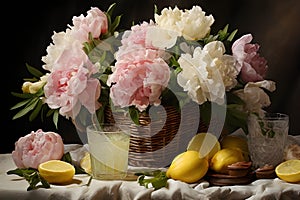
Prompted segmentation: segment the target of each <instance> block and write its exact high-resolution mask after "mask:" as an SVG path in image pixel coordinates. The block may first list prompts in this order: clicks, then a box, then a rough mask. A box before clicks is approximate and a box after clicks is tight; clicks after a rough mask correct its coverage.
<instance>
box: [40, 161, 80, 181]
mask: <svg viewBox="0 0 300 200" xmlns="http://www.w3.org/2000/svg"><path fill="white" fill-rule="evenodd" d="M38 171H39V173H40V175H41V176H42V177H43V178H44V179H45V180H46V181H48V182H49V183H53V184H64V183H68V182H71V181H72V179H73V176H74V175H75V167H74V166H73V165H71V164H70V163H67V162H65V161H61V160H49V161H46V162H43V163H41V164H40V165H39V166H38Z"/></svg>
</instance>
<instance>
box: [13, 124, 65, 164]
mask: <svg viewBox="0 0 300 200" xmlns="http://www.w3.org/2000/svg"><path fill="white" fill-rule="evenodd" d="M63 154H64V143H63V140H62V138H61V136H60V135H59V134H58V133H55V132H44V131H43V130H42V129H38V130H37V131H36V132H34V131H31V133H30V134H27V135H25V136H24V137H20V138H19V139H18V141H17V142H16V143H15V150H14V151H13V152H12V158H13V161H14V163H15V164H16V166H17V167H18V168H35V169H37V168H38V166H39V164H41V163H43V162H46V161H48V160H60V159H61V158H62V156H63Z"/></svg>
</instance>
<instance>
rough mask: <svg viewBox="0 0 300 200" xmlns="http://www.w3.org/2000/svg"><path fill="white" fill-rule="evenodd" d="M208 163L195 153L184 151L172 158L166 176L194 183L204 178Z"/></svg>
mask: <svg viewBox="0 0 300 200" xmlns="http://www.w3.org/2000/svg"><path fill="white" fill-rule="evenodd" d="M208 168H209V163H208V160H207V159H206V158H200V155H199V153H198V152H197V151H190V150H188V151H185V152H183V153H181V154H179V155H178V156H176V157H175V158H174V160H173V161H172V163H171V165H170V167H169V168H168V170H167V172H166V175H167V177H169V178H172V179H174V180H180V181H183V182H186V183H194V182H197V181H199V180H200V179H201V178H202V177H203V176H205V174H206V172H207V171H208Z"/></svg>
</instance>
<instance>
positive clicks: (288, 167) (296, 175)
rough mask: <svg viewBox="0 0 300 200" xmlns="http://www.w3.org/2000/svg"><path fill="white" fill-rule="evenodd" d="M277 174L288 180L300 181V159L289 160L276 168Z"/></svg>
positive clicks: (292, 181)
mask: <svg viewBox="0 0 300 200" xmlns="http://www.w3.org/2000/svg"><path fill="white" fill-rule="evenodd" d="M275 172H276V175H277V176H278V177H279V178H280V179H282V180H284V181H287V182H291V183H296V182H300V160H287V161H284V162H282V163H280V164H279V165H277V166H276V168H275Z"/></svg>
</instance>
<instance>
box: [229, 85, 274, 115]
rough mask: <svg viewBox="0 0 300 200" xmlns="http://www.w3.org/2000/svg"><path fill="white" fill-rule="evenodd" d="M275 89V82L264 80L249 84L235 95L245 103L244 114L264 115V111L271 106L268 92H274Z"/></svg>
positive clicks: (235, 92)
mask: <svg viewBox="0 0 300 200" xmlns="http://www.w3.org/2000/svg"><path fill="white" fill-rule="evenodd" d="M275 89H276V84H275V82H274V81H268V80H263V81H258V82H255V83H254V82H248V83H247V84H246V85H245V87H244V88H243V89H239V90H235V91H234V92H233V93H234V94H236V95H237V96H238V97H240V98H241V99H242V100H243V101H244V102H245V104H244V105H243V108H242V110H243V111H244V112H246V113H257V114H259V115H262V114H263V113H264V112H265V111H264V110H263V109H264V108H266V107H268V106H270V104H271V101H270V97H269V96H268V94H267V93H266V91H270V92H273V91H275Z"/></svg>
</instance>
